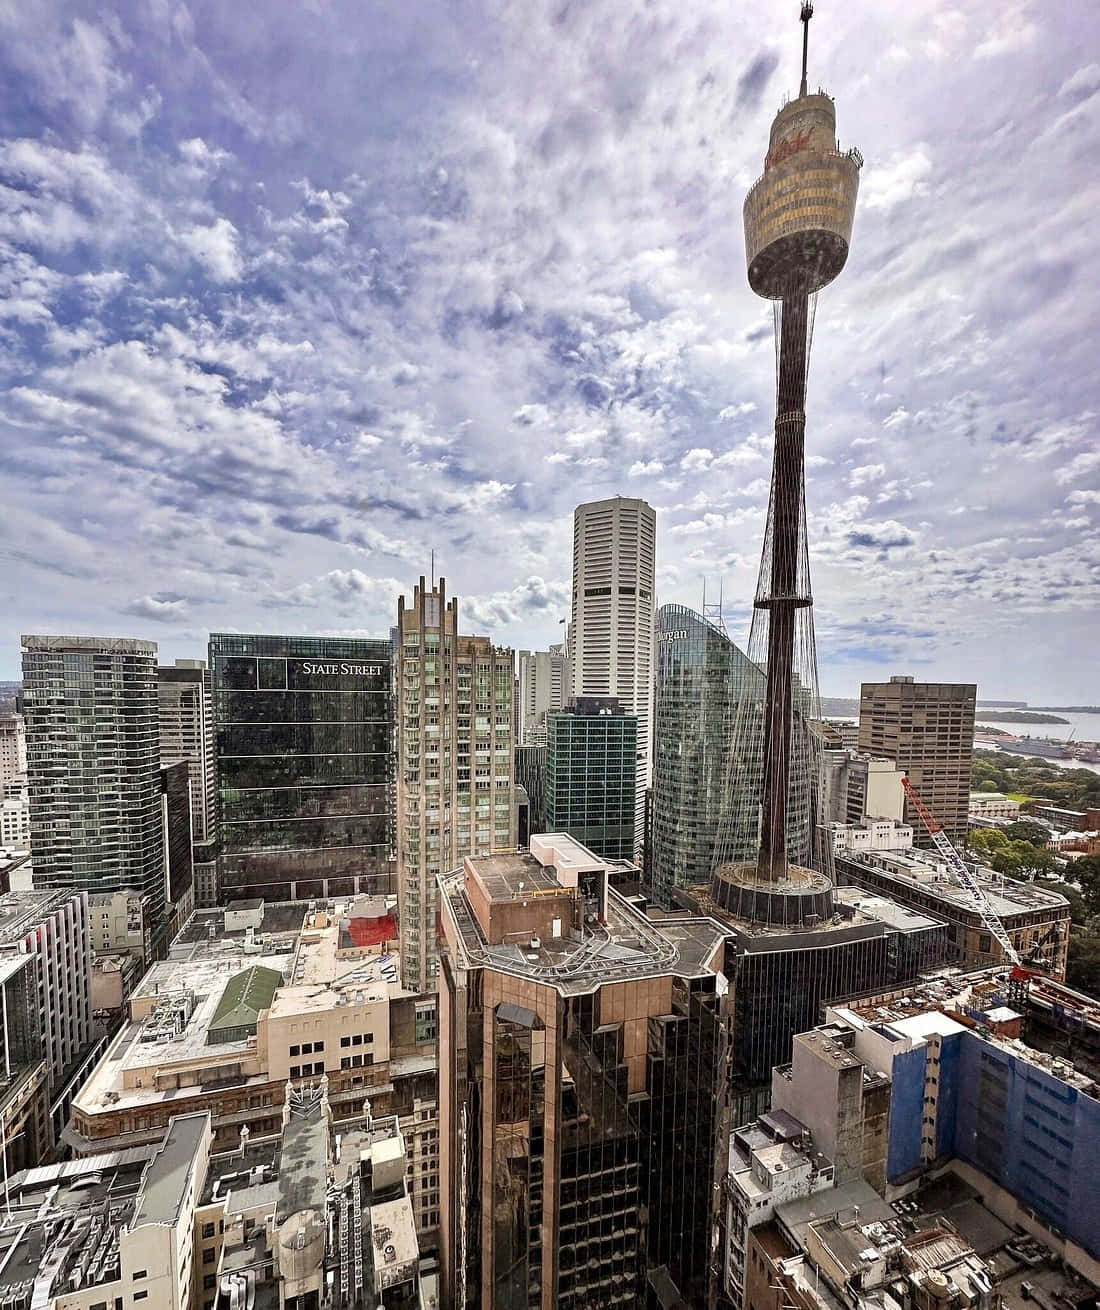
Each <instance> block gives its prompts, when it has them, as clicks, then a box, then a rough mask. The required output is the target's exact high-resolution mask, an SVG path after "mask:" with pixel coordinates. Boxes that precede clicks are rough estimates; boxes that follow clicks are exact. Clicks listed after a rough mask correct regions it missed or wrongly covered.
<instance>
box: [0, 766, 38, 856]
mask: <svg viewBox="0 0 1100 1310" xmlns="http://www.w3.org/2000/svg"><path fill="white" fill-rule="evenodd" d="M11 785H12V784H10V783H9V784H8V789H9V790H10V789H11ZM0 846H2V847H4V848H5V849H7V850H17V851H29V850H30V848H31V803H30V798H29V796H28V795H27V792H26V789H24V790H23V792H22V793H21V794H20V795H17V796H5V797H4V799H3V800H0Z"/></svg>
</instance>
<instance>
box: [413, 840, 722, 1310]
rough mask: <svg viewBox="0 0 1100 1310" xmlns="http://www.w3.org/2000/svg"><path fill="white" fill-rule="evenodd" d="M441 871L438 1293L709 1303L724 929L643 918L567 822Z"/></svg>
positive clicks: (547, 1308) (540, 1300) (490, 1303)
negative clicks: (566, 829)
mask: <svg viewBox="0 0 1100 1310" xmlns="http://www.w3.org/2000/svg"><path fill="white" fill-rule="evenodd" d="M440 885H441V889H442V894H441V897H440V920H441V930H442V945H441V967H440V1035H439V1041H440V1057H439V1058H440V1183H441V1187H440V1194H441V1200H442V1225H441V1232H440V1236H441V1246H442V1263H443V1275H444V1303H445V1304H447V1305H451V1306H454V1307H455V1310H475V1307H476V1308H477V1310H513V1308H515V1307H523V1310H592V1308H593V1307H600V1306H608V1307H610V1306H622V1307H624V1308H625V1307H630V1308H631V1310H634V1307H657V1306H673V1305H677V1306H680V1305H682V1306H685V1307H700V1310H701V1307H703V1306H704V1305H706V1304H707V1303H708V1302H707V1293H708V1278H711V1277H712V1276H713V1275H715V1274H716V1273H717V1270H716V1269H714V1268H711V1267H710V1262H709V1260H708V1255H709V1250H710V1238H711V1234H712V1232H713V1231H714V1225H715V1222H716V1220H717V1217H718V1214H717V1210H718V1206H719V1205H720V1203H721V1197H722V1190H721V1183H722V1179H723V1175H724V1170H725V1167H726V1156H727V1149H725V1148H724V1149H722V1150H721V1151H718V1150H717V1149H716V1148H717V1143H718V1142H720V1141H721V1142H723V1143H725V1142H726V1141H727V1140H728V1126H729V1125H728V1122H727V1116H726V1111H725V1099H724V1097H723V1095H722V1090H723V1087H724V1085H725V1082H726V1077H727V1073H726V1062H727V1060H728V1055H729V1048H728V1044H727V1042H726V1037H725V1032H726V1021H725V1015H724V1011H725V1002H724V1000H723V997H722V986H721V980H720V978H719V976H718V974H717V973H716V969H717V967H718V964H716V961H718V962H720V961H721V941H722V933H721V930H720V928H719V926H718V925H717V924H716V923H714V922H713V921H710V920H706V919H693V920H689V919H681V920H675V921H671V920H670V921H668V922H666V923H661V924H660V925H657V924H653V923H651V922H650V921H649V920H647V919H646V918H645V917H644V916H643V915H642V914H640V913H639V912H638V911H637V910H636V909H634V907H633V906H631V905H630V904H628V902H626V901H625V900H624V899H623V898H622V897H620V896H619V895H618V893H617V892H615V891H614V890H613V889H610V888H609V887H608V885H607V865H606V863H605V862H603V861H600V860H598V859H597V858H596V857H594V856H593V855H592V853H591V852H589V851H586V850H585V849H584V848H583V847H582V846H580V844H579V843H577V842H574V841H573V840H572V839H571V838H569V837H566V836H563V835H560V834H551V835H544V836H542V837H540V836H538V835H536V836H534V837H533V838H532V841H531V851H530V853H526V852H522V853H519V854H514V855H509V856H503V855H497V856H490V857H488V858H486V859H477V858H473V859H468V860H466V862H465V866H464V868H463V870H461V871H460V872H458V873H456V874H453V875H450V876H446V877H444V878H442V879H440ZM517 940H523V942H524V948H523V950H522V951H520V950H517V949H516V947H515V946H514V945H511V944H510V943H511V942H513V941H517Z"/></svg>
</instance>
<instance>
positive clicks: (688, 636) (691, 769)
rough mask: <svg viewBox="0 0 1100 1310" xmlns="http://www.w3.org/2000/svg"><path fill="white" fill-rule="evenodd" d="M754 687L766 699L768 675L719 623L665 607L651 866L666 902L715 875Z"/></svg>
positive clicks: (660, 631)
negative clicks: (727, 794) (741, 728)
mask: <svg viewBox="0 0 1100 1310" xmlns="http://www.w3.org/2000/svg"><path fill="white" fill-rule="evenodd" d="M748 689H755V690H756V692H757V697H758V700H759V701H760V702H761V704H762V703H763V698H764V678H763V675H762V674H761V672H760V670H759V669H758V668H757V667H756V666H755V665H754V664H752V663H751V662H750V661H749V659H748V657H747V656H746V655H744V654H743V653H742V652H741V651H740V650H739V649H738V648H737V647H736V646H735V645H734V643H733V642H732V641H731V640H730V639H729V637H728V636H727V635H726V633H725V632H724V631H723V630H722V629H721V628H720V627H717V626H716V625H715V624H713V623H711V622H710V621H709V620H707V619H705V618H704V617H703V616H702V615H700V614H696V613H695V612H694V611H693V610H690V609H688V608H686V607H685V606H683V605H662V606H661V608H660V609H659V610H658V611H657V678H656V692H655V698H654V720H653V722H654V729H653V788H652V793H651V809H652V829H653V835H652V849H651V851H650V858H649V867H648V870H647V873H648V882H649V885H650V887H651V888H652V892H653V898H654V900H655V901H656V902H657V904H658V905H661V906H663V907H665V908H666V909H668V908H671V906H672V888H674V887H686V886H689V885H690V884H691V883H698V882H704V881H705V880H706V879H707V878H709V877H710V875H711V871H712V869H713V865H714V856H715V848H716V845H717V841H718V827H719V820H720V818H721V813H722V805H723V794H724V790H725V785H726V776H727V771H728V768H729V760H730V742H731V737H732V734H733V728H734V714H735V711H736V709H737V705H738V703H739V701H740V698H741V696H742V694H743V692H745V691H746V690H748Z"/></svg>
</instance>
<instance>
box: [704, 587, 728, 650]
mask: <svg viewBox="0 0 1100 1310" xmlns="http://www.w3.org/2000/svg"><path fill="white" fill-rule="evenodd" d="M724 590H725V579H724V578H719V579H718V604H717V605H716V604H715V603H714V601H711V602H710V604H709V605H708V604H707V580H706V578H704V579H703V618H704V619H705V620H706V621H707V622H708V623H709V624H710V625H711V627H712V628H717V629H718V631H719V632H720V633H721V634H722V635H723V636H724V637H728V636H729V633H728V632H727V631H726V619H725V615H724V614H723V613H722V593H723V591H724Z"/></svg>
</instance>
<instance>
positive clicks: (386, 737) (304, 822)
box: [204, 633, 394, 901]
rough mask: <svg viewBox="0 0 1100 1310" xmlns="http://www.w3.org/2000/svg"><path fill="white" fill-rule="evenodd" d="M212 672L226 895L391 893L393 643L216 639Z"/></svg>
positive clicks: (222, 891) (277, 897) (220, 874)
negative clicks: (391, 681) (391, 682)
mask: <svg viewBox="0 0 1100 1310" xmlns="http://www.w3.org/2000/svg"><path fill="white" fill-rule="evenodd" d="M210 669H211V673H212V679H213V696H214V717H215V722H216V725H217V728H216V731H217V783H218V833H219V849H218V865H217V883H218V895H219V896H220V897H221V898H222V899H223V900H224V901H231V900H238V899H250V898H255V897H263V898H266V899H267V900H271V901H287V900H314V899H323V898H325V897H328V896H344V895H352V894H355V893H357V892H365V893H369V894H376V893H385V892H389V891H390V890H391V889H392V880H393V862H392V821H391V804H392V787H393V768H394V753H393V713H392V700H393V697H392V689H391V685H390V670H391V652H390V643H389V642H388V641H373V640H363V639H358V638H350V637H286V636H242V635H239V634H236V633H213V634H211V637H210ZM204 898H205V896H204Z"/></svg>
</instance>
